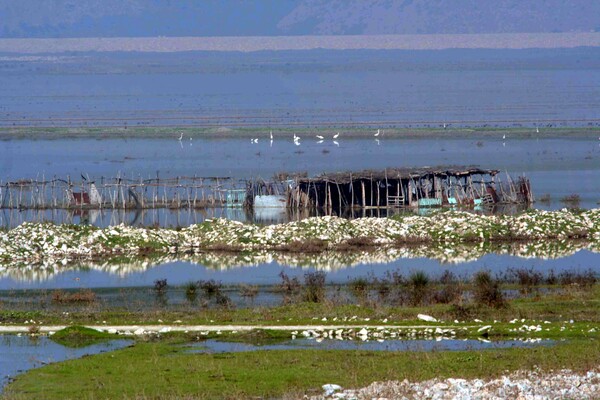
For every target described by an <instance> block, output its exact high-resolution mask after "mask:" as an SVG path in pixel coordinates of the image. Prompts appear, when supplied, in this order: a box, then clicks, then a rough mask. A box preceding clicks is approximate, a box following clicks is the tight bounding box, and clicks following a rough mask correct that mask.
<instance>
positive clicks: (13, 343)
mask: <svg viewBox="0 0 600 400" xmlns="http://www.w3.org/2000/svg"><path fill="white" fill-rule="evenodd" d="M130 344H131V341H129V340H111V341H107V342H104V343H99V344H93V345H90V346H86V347H83V348H69V347H65V346H62V345H60V344H58V343H55V342H53V341H52V340H50V339H49V338H48V337H46V336H41V337H30V336H29V335H25V336H17V335H0V393H1V392H2V387H3V386H4V385H6V384H7V383H8V382H9V380H10V379H11V378H14V377H15V375H17V374H20V373H23V372H25V371H27V370H30V369H33V368H39V367H41V366H43V365H46V364H49V363H55V362H59V361H65V360H71V359H74V358H81V357H83V356H86V355H92V354H98V353H104V352H107V351H112V350H117V349H121V348H123V347H127V346H129V345H130Z"/></svg>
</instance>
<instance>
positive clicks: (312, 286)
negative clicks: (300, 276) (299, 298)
mask: <svg viewBox="0 0 600 400" xmlns="http://www.w3.org/2000/svg"><path fill="white" fill-rule="evenodd" d="M325 276H326V274H325V272H323V271H317V272H307V273H306V274H304V296H303V297H304V298H303V300H304V301H308V302H311V303H321V302H323V300H325Z"/></svg>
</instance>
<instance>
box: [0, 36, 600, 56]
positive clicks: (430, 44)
mask: <svg viewBox="0 0 600 400" xmlns="http://www.w3.org/2000/svg"><path fill="white" fill-rule="evenodd" d="M574 47H600V32H566V33H501V34H425V35H338V36H244V37H235V36H223V37H162V36H161V37H132V38H123V37H117V38H53V39H37V38H31V39H30V38H27V39H23V38H19V39H0V53H19V54H40V53H41V54H49V53H65V52H113V51H114V52H157V53H170V52H187V51H233V52H255V51H284V50H315V49H328V50H358V49H371V50H445V49H533V48H539V49H557V48H574Z"/></svg>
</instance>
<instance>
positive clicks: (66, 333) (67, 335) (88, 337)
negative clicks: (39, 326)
mask: <svg viewBox="0 0 600 400" xmlns="http://www.w3.org/2000/svg"><path fill="white" fill-rule="evenodd" d="M50 339H52V340H53V341H54V342H56V343H58V344H61V345H63V346H65V347H86V346H90V345H92V344H96V343H101V342H106V341H107V340H111V339H121V337H119V336H118V335H112V334H110V333H106V332H99V331H97V330H95V329H90V328H86V327H83V326H77V325H72V326H69V327H67V328H65V329H61V330H60V331H58V332H56V333H54V335H52V336H50Z"/></svg>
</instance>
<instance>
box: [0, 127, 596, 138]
mask: <svg viewBox="0 0 600 400" xmlns="http://www.w3.org/2000/svg"><path fill="white" fill-rule="evenodd" d="M377 129H378V128H377V127H371V126H364V127H309V126H299V127H289V126H287V127H268V126H261V127H227V126H222V127H209V128H206V127H186V126H168V127H165V126H154V127H152V126H144V127H136V126H132V127H128V128H124V127H111V126H107V127H72V128H62V127H58V128H57V127H17V128H8V127H0V140H54V139H57V140H58V139H84V138H93V139H166V138H173V137H175V136H177V135H178V134H180V133H183V134H184V136H185V137H186V138H189V137H193V138H207V139H211V138H250V137H252V138H254V137H257V138H263V139H265V138H268V137H269V135H270V132H271V131H272V132H273V134H274V135H275V136H277V137H288V136H289V137H292V136H293V135H294V134H296V133H297V134H299V135H302V134H304V135H311V134H314V133H315V132H318V133H321V134H323V135H328V134H334V133H336V132H338V131H341V132H343V134H344V138H347V139H349V138H356V139H358V138H367V137H372V136H373V134H374V132H375V131H376V130H377ZM381 131H382V133H381V137H382V138H384V137H387V138H406V139H435V138H444V139H464V138H472V139H485V138H498V137H499V135H500V136H501V135H503V134H506V135H510V138H511V139H528V138H539V139H548V138H571V139H596V138H599V137H600V127H598V126H594V127H539V129H536V128H535V127H499V128H492V127H477V128H469V127H452V126H449V127H447V128H446V129H444V128H442V127H440V128H432V127H426V128H423V127H420V128H404V127H391V128H389V127H387V128H385V127H384V129H381Z"/></svg>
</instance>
